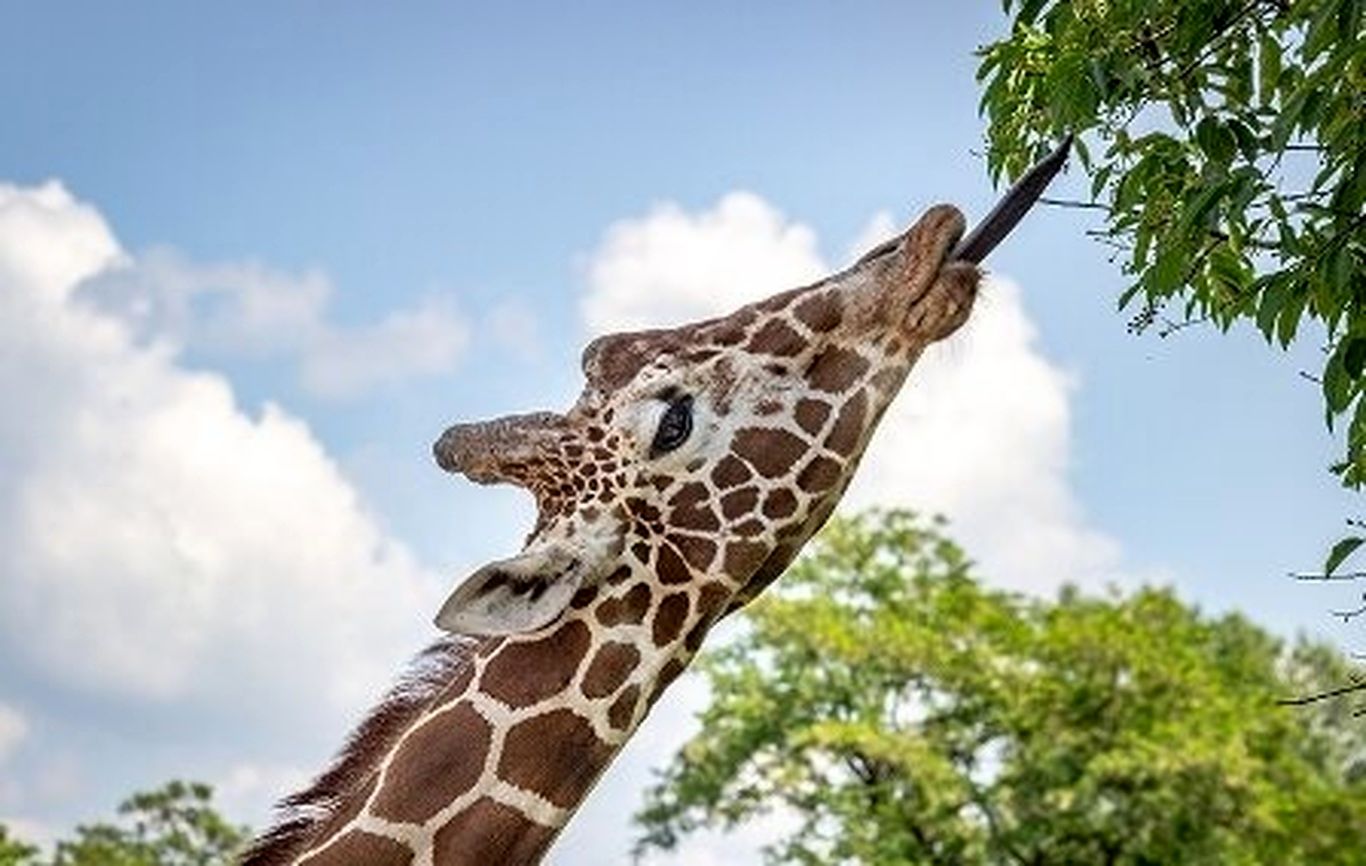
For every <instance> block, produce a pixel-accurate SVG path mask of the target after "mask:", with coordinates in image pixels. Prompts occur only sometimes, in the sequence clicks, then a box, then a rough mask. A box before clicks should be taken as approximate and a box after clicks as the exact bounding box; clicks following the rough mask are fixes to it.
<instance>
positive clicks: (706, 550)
mask: <svg viewBox="0 0 1366 866" xmlns="http://www.w3.org/2000/svg"><path fill="white" fill-rule="evenodd" d="M669 541H671V542H673V545H674V547H677V548H678V552H679V553H681V554H683V559H684V560H686V561H687V563H688V565H691V566H692V567H693V568H695V569H697V570H698V571H705V570H706V569H707V568H708V567H710V566H711V561H712V560H713V559H715V558H716V542H714V541H712V540H711V539H709V538H700V537H698V536H696V535H670V536H669Z"/></svg>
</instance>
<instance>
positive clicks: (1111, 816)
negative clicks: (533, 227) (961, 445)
mask: <svg viewBox="0 0 1366 866" xmlns="http://www.w3.org/2000/svg"><path fill="white" fill-rule="evenodd" d="M743 616H744V618H745V628H744V629H743V632H742V634H741V635H740V636H739V637H738V638H737V639H736V640H735V641H733V642H731V643H729V644H727V645H725V646H723V647H722V648H720V649H718V650H715V651H712V652H709V653H706V654H704V655H703V657H702V658H701V659H700V660H699V667H700V670H701V671H702V672H703V674H704V676H705V677H706V678H707V680H708V681H709V683H710V686H711V693H712V698H711V703H710V705H709V706H708V707H707V708H706V710H705V711H704V712H703V713H702V716H701V723H702V724H701V732H700V733H698V734H697V735H696V736H695V737H693V738H692V740H691V741H689V742H688V743H687V744H686V745H685V746H684V747H683V748H682V750H681V751H680V752H679V753H678V754H677V755H676V756H675V757H674V759H673V761H672V763H671V764H670V765H669V766H668V768H667V770H666V771H665V772H664V774H663V776H662V778H661V780H660V781H659V783H658V784H657V786H656V787H654V788H653V789H652V790H651V791H650V792H649V793H648V795H647V799H646V804H645V806H644V807H643V809H642V810H641V811H640V812H639V814H638V815H637V822H638V824H639V826H640V828H641V831H642V835H641V837H640V843H639V850H641V851H644V850H647V849H650V848H655V847H659V848H669V847H672V846H674V845H675V844H676V843H677V842H678V841H679V839H680V838H681V837H682V836H684V835H686V834H688V833H689V832H692V831H694V830H696V829H698V828H700V827H713V828H731V827H734V826H736V825H739V824H742V823H744V822H746V821H748V820H750V819H751V818H753V817H755V816H756V815H758V814H760V813H763V812H766V811H769V810H773V809H783V810H786V811H789V812H791V813H792V814H794V815H795V817H796V819H797V820H798V827H797V829H796V830H795V831H793V832H792V833H790V834H789V835H788V836H786V837H785V838H783V839H781V840H779V841H778V842H777V843H775V844H774V845H773V846H772V848H771V849H770V850H769V852H768V857H769V860H770V862H774V863H793V864H814V863H823V864H825V863H829V864H894V863H895V864H908V863H942V864H951V863H952V864H1033V863H1078V864H1082V863H1085V864H1097V863H1108V864H1142V863H1164V864H1179V863H1229V864H1239V863H1247V864H1252V863H1284V864H1296V863H1303V864H1310V863H1312V864H1332V863H1349V862H1350V863H1356V862H1359V861H1360V838H1361V828H1362V827H1363V826H1366V778H1363V776H1366V752H1363V745H1366V739H1364V738H1363V733H1362V731H1361V728H1360V724H1359V722H1356V721H1355V720H1353V719H1352V718H1351V712H1352V706H1351V705H1350V704H1349V703H1347V702H1344V701H1339V702H1336V703H1330V704H1325V705H1321V706H1316V707H1313V708H1309V709H1297V710H1292V709H1289V708H1282V707H1277V706H1275V701H1276V699H1277V698H1280V697H1284V696H1285V695H1286V694H1288V693H1296V692H1298V691H1303V690H1306V689H1314V688H1318V687H1320V686H1321V685H1322V684H1324V683H1328V682H1337V681H1340V680H1341V679H1342V678H1344V677H1346V676H1347V675H1348V673H1349V672H1350V671H1351V668H1350V666H1349V665H1348V664H1347V663H1346V662H1345V661H1344V660H1343V658H1342V657H1341V656H1340V655H1339V654H1338V653H1336V652H1335V651H1333V650H1331V649H1329V648H1327V647H1323V646H1313V645H1308V644H1304V643H1298V644H1294V645H1290V646H1287V645H1285V644H1284V643H1282V642H1281V641H1279V640H1278V639H1276V638H1274V637H1273V636H1271V635H1270V634H1268V633H1267V632H1265V631H1263V630H1262V629H1260V628H1258V627H1256V626H1255V625H1253V624H1251V623H1250V622H1248V621H1247V620H1245V619H1243V618H1242V617H1240V616H1236V615H1230V616H1223V617H1210V616H1206V615H1203V614H1201V613H1200V612H1199V611H1198V610H1196V609H1193V608H1191V607H1189V606H1187V605H1185V604H1183V603H1181V602H1180V601H1179V600H1178V599H1177V598H1176V597H1175V596H1174V595H1173V594H1172V593H1171V592H1169V591H1166V590H1159V589H1142V590H1138V591H1135V592H1132V593H1129V594H1119V593H1117V592H1113V593H1111V594H1109V595H1107V596H1104V597H1099V598H1097V597H1089V596H1086V595H1083V594H1081V593H1079V592H1077V591H1075V590H1073V589H1064V590H1063V591H1062V592H1061V593H1060V594H1058V596H1057V597H1056V598H1054V599H1052V600H1040V599H1034V598H1030V597H1024V596H1019V595H1013V594H1008V593H1005V592H999V591H994V590H991V589H989V588H986V587H984V586H983V585H982V584H981V583H980V582H979V581H978V580H977V578H976V577H975V576H974V574H973V570H972V566H971V564H970V563H969V561H968V559H967V558H966V556H965V555H964V553H963V551H962V550H961V549H960V548H959V547H957V546H956V545H955V544H954V543H953V542H952V541H950V540H949V539H948V538H947V537H946V536H945V535H944V533H943V527H942V525H941V524H939V523H935V522H927V521H923V520H919V519H917V518H915V517H914V516H913V515H911V514H909V513H906V512H888V513H885V514H877V513H875V514H871V515H868V516H865V517H862V518H858V519H853V520H841V519H836V520H835V521H832V523H831V524H830V525H829V526H828V527H827V528H826V529H825V530H824V531H823V533H822V534H821V535H820V536H818V537H817V538H816V539H815V540H814V541H813V542H812V544H811V547H810V548H809V550H808V553H807V555H805V556H804V557H803V558H802V559H800V560H799V561H798V562H797V564H796V565H794V567H793V568H792V569H791V570H790V571H789V572H788V574H787V575H786V576H785V577H784V579H783V581H782V582H781V584H780V585H779V586H778V587H777V588H776V589H771V590H770V591H769V593H768V594H767V595H766V596H764V597H762V598H761V599H759V600H758V601H757V602H755V603H754V604H753V605H752V606H750V607H749V608H747V609H746V610H745V611H744V613H743Z"/></svg>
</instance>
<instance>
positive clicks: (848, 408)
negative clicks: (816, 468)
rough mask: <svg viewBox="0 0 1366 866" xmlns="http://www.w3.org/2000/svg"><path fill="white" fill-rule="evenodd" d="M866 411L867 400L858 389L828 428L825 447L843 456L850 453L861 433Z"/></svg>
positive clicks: (852, 451) (855, 446) (856, 444)
mask: <svg viewBox="0 0 1366 866" xmlns="http://www.w3.org/2000/svg"><path fill="white" fill-rule="evenodd" d="M867 412H868V400H867V399H866V398H865V397H864V395H863V392H862V391H859V392H858V393H857V394H855V395H854V396H853V397H851V398H850V399H849V401H848V402H847V403H845V404H844V408H842V409H840V414H839V417H838V418H836V419H835V426H834V427H831V428H830V435H829V436H827V437H825V445H826V447H827V448H829V449H830V450H831V451H834V452H835V453H836V454H842V455H844V456H845V457H848V456H850V455H852V454H853V453H854V450H855V449H856V448H857V447H858V441H859V437H861V436H862V435H863V419H864V416H865V415H866V414H867Z"/></svg>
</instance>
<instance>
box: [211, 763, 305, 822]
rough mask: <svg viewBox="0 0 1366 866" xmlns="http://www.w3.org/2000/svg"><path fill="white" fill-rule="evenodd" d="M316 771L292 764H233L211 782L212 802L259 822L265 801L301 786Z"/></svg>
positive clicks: (265, 814)
mask: <svg viewBox="0 0 1366 866" xmlns="http://www.w3.org/2000/svg"><path fill="white" fill-rule="evenodd" d="M315 772H316V769H308V770H306V769H304V768H303V767H297V766H294V765H293V764H253V763H247V764H236V765H234V766H232V767H230V768H229V769H228V771H227V773H226V774H225V775H224V776H223V777H222V778H221V779H219V780H218V782H217V783H216V784H214V786H213V791H214V802H216V803H217V804H218V805H219V807H220V808H221V809H222V810H223V813H224V814H227V815H232V816H233V817H234V819H236V820H248V821H251V822H253V823H254V825H255V826H261V825H262V824H263V823H264V822H265V821H266V820H267V819H268V818H269V810H268V809H267V808H266V804H268V803H278V802H279V801H280V799H281V798H282V797H284V796H285V795H287V794H290V793H293V792H294V791H298V790H300V789H301V788H302V787H303V786H304V785H305V784H306V783H307V782H308V780H309V779H311V778H312V777H313V775H314V773H315Z"/></svg>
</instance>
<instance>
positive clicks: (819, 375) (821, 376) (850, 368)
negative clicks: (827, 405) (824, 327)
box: [806, 346, 869, 394]
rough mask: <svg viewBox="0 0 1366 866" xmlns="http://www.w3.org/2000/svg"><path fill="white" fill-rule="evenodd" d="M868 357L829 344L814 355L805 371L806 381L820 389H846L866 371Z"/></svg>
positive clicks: (842, 390) (839, 391) (833, 392)
mask: <svg viewBox="0 0 1366 866" xmlns="http://www.w3.org/2000/svg"><path fill="white" fill-rule="evenodd" d="M868 366H869V364H868V359H867V358H865V357H863V356H862V355H860V354H859V353H858V352H855V351H853V350H852V349H845V348H841V347H840V346H831V347H830V348H828V349H826V350H825V351H824V352H821V353H820V354H819V355H817V356H816V360H814V361H812V362H811V366H810V367H809V368H807V371H806V381H807V382H809V383H810V384H811V387H813V388H816V389H818V390H820V391H829V392H830V393H832V394H839V393H841V392H844V391H847V390H848V389H849V386H850V385H853V384H854V383H855V382H857V381H858V380H859V379H860V378H861V377H862V376H863V374H864V373H866V372H868Z"/></svg>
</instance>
